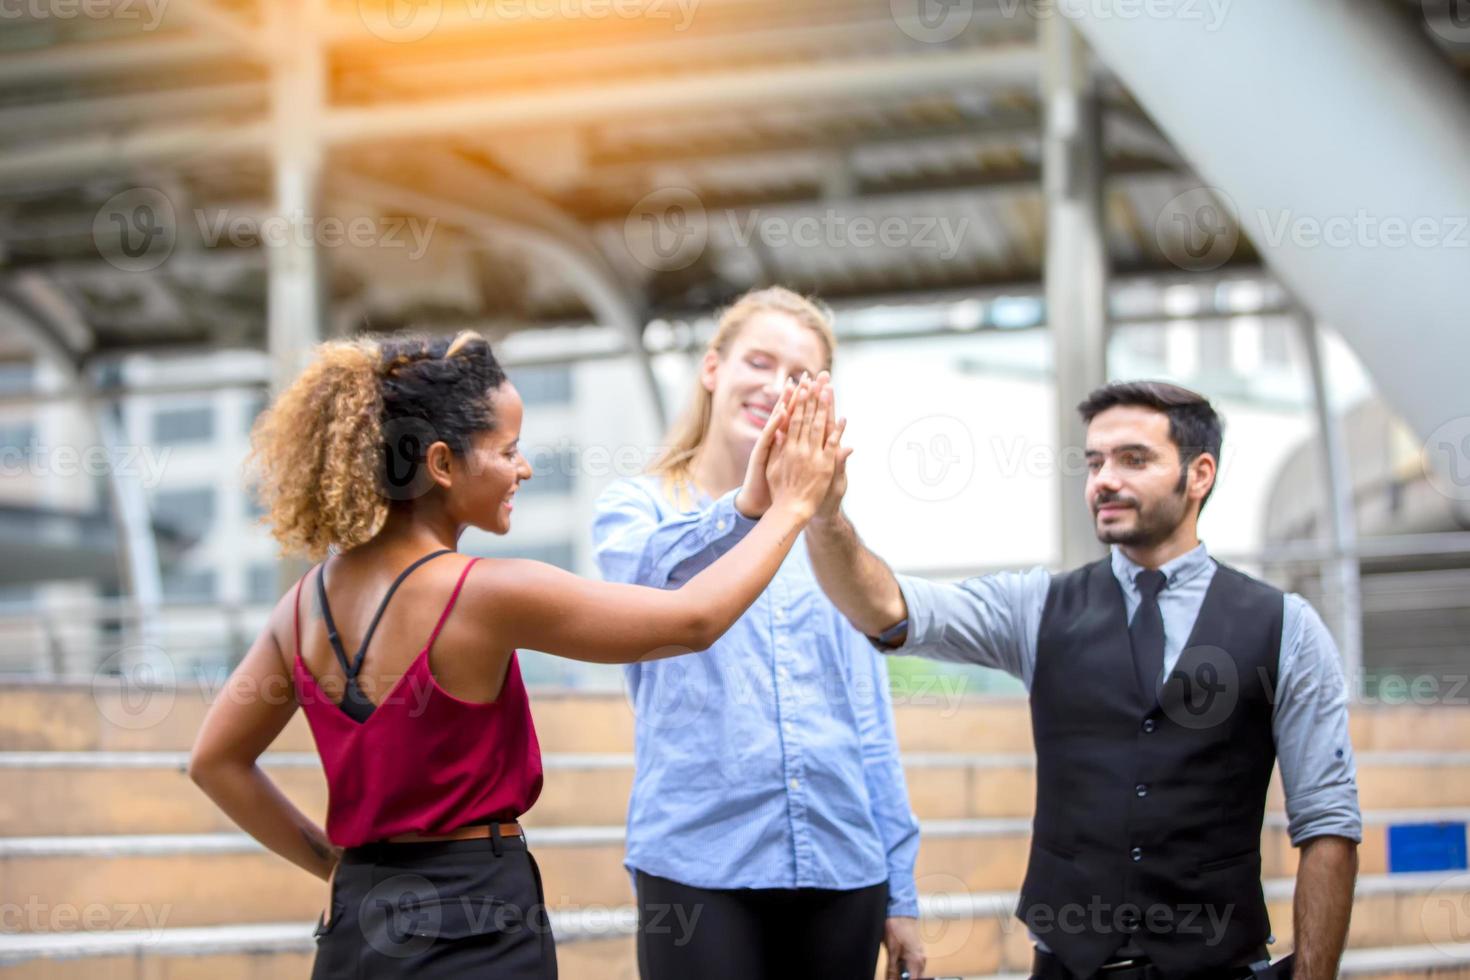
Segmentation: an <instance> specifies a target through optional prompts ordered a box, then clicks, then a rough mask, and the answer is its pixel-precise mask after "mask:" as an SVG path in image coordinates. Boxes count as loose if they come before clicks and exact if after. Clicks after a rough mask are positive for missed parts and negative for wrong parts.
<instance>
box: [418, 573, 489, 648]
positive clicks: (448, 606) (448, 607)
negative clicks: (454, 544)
mask: <svg viewBox="0 0 1470 980" xmlns="http://www.w3.org/2000/svg"><path fill="white" fill-rule="evenodd" d="M479 560H480V559H478V558H471V559H470V560H469V561H467V562H465V564H464V568H463V569H462V570H461V571H460V573H459V581H458V582H455V583H454V591H453V592H451V593H450V594H449V601H448V602H446V603H445V604H444V611H443V612H442V613H440V614H439V622H437V623H435V624H434V632H432V633H430V634H429V642H428V643H427V644H425V646H430V647H431V646H433V645H434V641H435V640H437V639H438V638H439V631H440V630H442V629H443V628H444V622H445V620H447V619H448V618H449V613H450V612H451V611H452V610H453V609H454V604H455V603H456V602H457V601H459V590H460V589H462V588H464V580H465V578H466V577H467V576H468V575H469V574H470V569H471V568H474V567H475V562H477V561H479Z"/></svg>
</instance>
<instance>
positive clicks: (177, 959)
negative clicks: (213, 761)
mask: <svg viewBox="0 0 1470 980" xmlns="http://www.w3.org/2000/svg"><path fill="white" fill-rule="evenodd" d="M1457 877H1458V878H1460V879H1464V878H1465V877H1466V876H1464V875H1459V876H1454V875H1448V876H1447V875H1444V874H1437V875H1396V876H1387V875H1380V876H1367V877H1364V878H1363V879H1362V880H1361V881H1360V883H1359V890H1358V899H1357V904H1356V906H1355V909H1354V916H1353V918H1354V928H1353V930H1352V934H1351V936H1350V938H1349V943H1350V949H1349V951H1348V954H1347V956H1346V957H1345V958H1344V963H1343V974H1344V975H1351V976H1356V977H1365V978H1366V977H1375V978H1377V977H1385V978H1386V977H1390V976H1404V977H1410V976H1423V975H1425V974H1428V973H1431V972H1432V973H1433V975H1434V976H1435V977H1441V976H1447V975H1448V976H1460V975H1465V976H1470V943H1466V942H1463V941H1461V939H1460V938H1457V937H1460V936H1461V934H1462V933H1463V932H1464V930H1465V929H1466V927H1467V926H1470V918H1467V917H1466V915H1465V914H1464V912H1463V911H1462V910H1456V909H1453V908H1449V907H1448V906H1447V905H1445V902H1448V903H1449V904H1450V905H1453V904H1454V903H1457V902H1462V901H1464V900H1465V898H1466V897H1467V894H1470V893H1467V891H1466V882H1465V881H1458V882H1457V881H1456V878H1457ZM1292 885H1293V882H1291V881H1290V880H1278V881H1268V882H1267V883H1266V885H1265V891H1266V896H1267V900H1268V901H1269V902H1270V904H1271V914H1272V918H1273V921H1275V922H1276V923H1277V927H1278V932H1279V936H1278V941H1277V943H1276V944H1275V945H1274V947H1273V951H1274V952H1275V954H1276V955H1284V954H1285V953H1286V952H1287V951H1289V949H1290V937H1289V935H1288V934H1287V933H1288V932H1289V930H1288V929H1286V926H1287V925H1288V924H1289V922H1290V901H1291V890H1292ZM1015 899H1016V896H1015V895H1014V894H1013V893H1009V892H1004V893H1002V892H996V893H984V894H950V895H925V896H924V897H923V899H922V900H921V914H922V917H923V923H924V926H923V929H924V940H925V946H926V949H927V952H928V955H929V962H930V967H929V970H928V971H927V972H928V973H929V974H930V975H932V976H959V975H967V976H971V977H974V978H975V980H980V978H984V980H999V978H1001V977H1008V976H1015V977H1020V978H1024V977H1025V976H1026V973H1025V972H1024V971H1025V969H1026V967H1027V966H1028V965H1029V963H1030V957H1031V944H1030V940H1029V939H1028V938H1027V935H1026V931H1025V929H1024V928H1023V927H1022V926H1021V924H1020V923H1019V922H1017V921H1016V920H1015V919H1014V918H1013V917H1012V916H1011V909H1012V908H1014V905H1015ZM1437 899H1443V900H1444V902H1439V901H1437ZM1364 920H1368V926H1367V927H1366V928H1365V927H1364V925H1363V923H1364ZM635 922H636V915H635V913H634V911H633V909H632V908H631V907H629V906H625V907H620V908H617V909H608V910H587V909H572V910H566V911H562V912H557V913H554V915H553V924H552V927H553V931H554V933H555V934H556V936H557V949H558V961H559V964H560V966H561V973H562V975H563V976H564V977H567V978H568V980H579V978H586V980H593V978H596V980H606V978H614V980H623V978H626V980H635V978H636V976H637V971H636V969H635V966H634V956H633V941H632V932H633V929H634V925H635ZM313 950H314V944H313V940H312V938H311V924H310V923H308V922H305V921H300V922H266V923H260V924H257V925H248V926H216V927H200V928H179V927H171V926H164V927H154V928H146V929H121V930H117V931H108V932H102V931H88V932H82V933H71V934H66V935H59V934H54V933H53V934H45V933H32V934H28V935H8V936H0V969H3V971H4V974H5V976H6V977H7V978H15V977H42V976H44V977H47V978H68V977H78V978H80V977H86V978H88V980H90V978H92V977H97V976H108V977H128V978H132V977H138V978H139V980H142V978H144V977H148V978H153V977H158V976H167V977H170V978H180V980H182V978H186V977H195V976H198V977H200V978H205V977H208V980H225V978H229V977H237V976H238V977H252V978H253V977H257V976H259V977H265V976H270V977H292V976H298V977H305V976H307V974H308V973H309V972H310V961H311V956H312V952H313ZM144 964H146V965H147V966H148V967H149V968H150V972H141V971H142V968H143V965H144ZM209 970H212V971H213V972H206V971H209Z"/></svg>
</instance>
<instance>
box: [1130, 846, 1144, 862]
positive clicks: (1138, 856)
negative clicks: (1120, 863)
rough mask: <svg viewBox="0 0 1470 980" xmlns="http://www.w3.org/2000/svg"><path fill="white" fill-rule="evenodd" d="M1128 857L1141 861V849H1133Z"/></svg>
mask: <svg viewBox="0 0 1470 980" xmlns="http://www.w3.org/2000/svg"><path fill="white" fill-rule="evenodd" d="M1128 856H1129V857H1131V858H1132V859H1133V860H1135V861H1142V860H1143V848H1141V847H1135V848H1134V849H1133V850H1131V851H1129V852H1128Z"/></svg>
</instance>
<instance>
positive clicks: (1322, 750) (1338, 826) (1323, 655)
mask: <svg viewBox="0 0 1470 980" xmlns="http://www.w3.org/2000/svg"><path fill="white" fill-rule="evenodd" d="M1285 603H1286V604H1285V608H1284V609H1283V618H1282V628H1281V667H1280V670H1279V672H1278V675H1277V684H1276V703H1275V706H1274V710H1273V713H1272V719H1271V721H1272V731H1273V734H1274V736H1275V739H1276V756H1277V759H1278V761H1279V762H1280V765H1281V785H1282V789H1283V790H1284V791H1285V796H1286V818H1287V832H1288V833H1289V834H1290V836H1291V842H1292V844H1294V845H1296V846H1297V847H1300V846H1301V845H1302V844H1304V843H1306V842H1307V841H1309V840H1311V839H1312V838H1314V837H1322V836H1324V835H1332V836H1335V837H1346V838H1348V839H1349V840H1354V841H1361V840H1362V839H1363V817H1362V813H1361V811H1360V810H1359V808H1358V774H1357V762H1356V760H1355V759H1354V757H1353V746H1352V741H1351V739H1350V736H1349V733H1348V711H1347V706H1348V692H1347V684H1346V682H1345V681H1344V679H1343V673H1342V663H1341V660H1340V659H1339V657H1338V653H1337V644H1335V643H1334V642H1333V640H1332V634H1331V633H1329V632H1328V631H1327V626H1326V625H1325V624H1324V623H1323V622H1322V618H1321V617H1320V616H1318V615H1317V611H1316V610H1315V609H1313V608H1312V607H1311V605H1310V604H1309V603H1308V602H1307V601H1306V600H1305V599H1303V598H1302V597H1301V596H1299V595H1296V594H1295V593H1292V594H1289V595H1287V596H1286V600H1285Z"/></svg>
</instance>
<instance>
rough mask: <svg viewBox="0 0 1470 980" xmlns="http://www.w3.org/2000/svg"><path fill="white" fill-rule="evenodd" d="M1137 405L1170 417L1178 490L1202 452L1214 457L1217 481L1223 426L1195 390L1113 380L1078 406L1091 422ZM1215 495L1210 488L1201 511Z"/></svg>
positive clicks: (1206, 402)
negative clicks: (1176, 452) (1118, 409)
mask: <svg viewBox="0 0 1470 980" xmlns="http://www.w3.org/2000/svg"><path fill="white" fill-rule="evenodd" d="M1119 405H1138V406H1141V407H1143V408H1151V409H1153V410H1154V411H1156V412H1162V413H1164V414H1165V415H1167V416H1168V417H1169V438H1170V439H1171V440H1173V442H1174V445H1175V446H1177V447H1179V464H1180V465H1179V488H1180V489H1181V490H1182V489H1184V479H1185V477H1184V474H1185V471H1186V469H1187V468H1188V466H1189V464H1190V463H1191V462H1192V461H1193V460H1194V458H1195V457H1196V456H1198V455H1200V454H1201V453H1209V454H1210V455H1211V456H1213V457H1215V466H1216V473H1215V476H1216V480H1218V479H1219V464H1220V444H1221V443H1222V442H1223V441H1224V438H1225V423H1224V422H1223V421H1222V420H1221V418H1220V416H1219V414H1218V413H1217V412H1216V411H1215V407H1214V406H1213V405H1211V404H1210V400H1209V399H1208V398H1206V397H1205V396H1204V395H1201V394H1200V393H1199V392H1197V391H1190V390H1189V389H1188V388H1181V387H1180V386H1179V385H1174V384H1169V382H1167V381H1115V382H1112V383H1111V384H1105V385H1103V386H1102V387H1101V388H1098V389H1096V390H1094V391H1093V392H1092V393H1091V394H1089V395H1088V396H1087V397H1086V398H1084V399H1083V400H1082V401H1081V402H1080V403H1079V404H1078V405H1077V411H1078V412H1079V413H1080V414H1081V415H1082V421H1083V422H1091V421H1092V420H1093V419H1094V418H1096V417H1097V416H1099V415H1101V414H1102V413H1103V412H1105V411H1107V410H1108V409H1110V408H1116V407H1118V406H1119ZM1214 492H1215V488H1214V486H1213V485H1211V487H1210V489H1209V490H1207V491H1205V496H1204V499H1203V500H1201V501H1200V504H1199V506H1200V510H1204V508H1205V504H1206V503H1207V502H1208V501H1209V499H1210V494H1212V493H1214Z"/></svg>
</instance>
